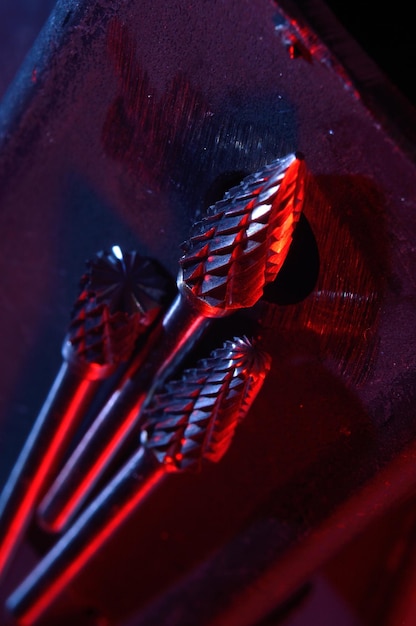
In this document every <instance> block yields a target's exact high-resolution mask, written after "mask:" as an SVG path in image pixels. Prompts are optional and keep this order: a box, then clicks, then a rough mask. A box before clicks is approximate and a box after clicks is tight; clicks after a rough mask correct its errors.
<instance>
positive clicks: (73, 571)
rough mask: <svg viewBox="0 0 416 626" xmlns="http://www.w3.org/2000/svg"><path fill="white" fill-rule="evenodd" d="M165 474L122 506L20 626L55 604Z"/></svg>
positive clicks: (157, 474)
mask: <svg viewBox="0 0 416 626" xmlns="http://www.w3.org/2000/svg"><path fill="white" fill-rule="evenodd" d="M164 474H165V470H164V467H163V466H160V467H159V468H158V469H157V470H156V471H155V473H154V474H153V475H152V477H151V478H150V479H149V480H147V481H145V483H143V487H142V488H141V489H139V490H138V491H137V492H136V493H135V494H134V497H132V498H130V499H129V500H128V501H127V502H125V503H124V506H122V507H121V508H120V509H119V510H118V511H117V513H116V514H115V515H114V516H113V517H111V519H110V520H109V521H108V522H107V523H106V524H105V525H104V526H103V528H101V530H100V531H99V532H98V533H96V534H95V535H94V537H93V539H92V540H91V541H90V543H88V544H87V545H86V546H85V547H84V548H83V549H82V550H81V551H80V552H79V553H77V556H76V558H74V559H73V560H72V561H71V563H70V565H69V566H68V567H67V568H66V569H65V570H64V571H62V572H61V574H60V575H58V576H57V577H56V578H55V580H54V582H53V583H52V584H51V585H49V586H48V587H47V589H46V590H45V592H44V593H43V594H42V595H40V596H39V598H38V599H37V600H36V602H35V603H34V604H33V605H31V606H30V608H29V609H28V611H27V612H26V613H25V614H24V615H23V616H21V617H19V624H21V625H22V626H31V625H32V624H34V623H35V622H36V620H37V619H38V618H39V617H40V615H42V613H43V612H44V611H46V609H47V608H48V607H49V606H50V605H51V604H52V603H53V602H54V600H55V599H56V598H57V597H58V595H59V594H60V593H61V591H63V589H64V588H65V587H67V585H69V583H70V582H71V581H72V580H73V579H74V577H75V576H76V575H77V574H78V572H80V571H81V569H82V568H83V566H84V565H85V564H86V563H87V562H88V561H89V560H90V559H91V558H92V557H93V556H94V554H96V553H97V552H98V550H99V549H100V547H101V546H102V545H103V544H104V543H105V542H106V541H107V539H108V538H110V537H111V536H112V535H113V534H114V532H115V531H116V529H118V528H119V527H120V525H121V524H122V523H123V521H124V520H126V519H127V517H128V516H129V515H130V513H131V512H132V511H133V510H134V509H135V507H136V506H137V505H138V504H139V502H140V501H141V500H143V499H144V498H145V497H146V496H147V494H148V493H149V492H150V491H151V490H152V489H153V488H154V487H155V485H156V484H157V483H158V482H159V481H160V479H161V478H162V477H163V475H164Z"/></svg>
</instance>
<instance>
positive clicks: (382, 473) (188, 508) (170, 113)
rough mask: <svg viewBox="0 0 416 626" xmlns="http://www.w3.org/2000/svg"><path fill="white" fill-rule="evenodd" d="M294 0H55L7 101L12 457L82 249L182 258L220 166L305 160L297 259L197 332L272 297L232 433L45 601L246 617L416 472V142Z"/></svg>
mask: <svg viewBox="0 0 416 626" xmlns="http://www.w3.org/2000/svg"><path fill="white" fill-rule="evenodd" d="M317 6H318V8H319V4H317ZM299 8H302V7H301V5H298V6H291V5H285V7H284V10H283V9H282V6H281V5H279V4H278V3H275V2H270V1H265V0H256V2H252V1H249V0H246V1H243V2H241V1H240V2H235V1H233V0H226V1H225V2H210V3H208V2H202V3H198V4H195V3H181V2H174V1H169V2H166V0H165V1H162V0H153V1H152V2H151V1H148V0H141V2H137V1H134V0H126V1H124V2H110V1H105V0H100V1H98V0H95V1H93V2H86V1H82V2H72V1H69V0H66V1H62V2H58V3H57V5H56V7H55V9H54V10H53V12H52V14H51V17H50V19H49V21H48V22H47V24H46V26H45V28H44V30H43V31H42V33H41V34H40V36H39V38H38V40H37V42H36V44H35V46H34V47H33V48H32V50H31V51H30V53H29V55H28V57H27V58H26V60H25V62H24V64H23V66H22V68H21V71H20V73H19V74H18V75H17V77H16V79H15V81H14V82H13V84H12V85H11V87H10V89H9V91H8V93H7V94H6V96H5V98H4V99H3V101H2V105H1V108H0V127H1V145H0V206H1V210H0V259H1V266H2V267H3V272H2V276H1V279H0V293H1V301H2V307H1V310H0V317H1V329H2V330H1V351H0V371H1V372H2V376H1V380H0V428H1V435H2V439H1V466H0V469H1V478H2V480H5V478H6V476H7V473H8V471H9V469H10V467H11V465H12V463H13V461H14V460H15V458H16V456H17V453H18V450H19V449H20V447H21V445H22V443H23V441H24V439H25V436H26V434H27V433H28V432H29V429H30V425H31V420H32V419H33V418H34V416H35V415H36V413H37V411H38V409H39V407H40V405H41V403H42V400H43V398H44V395H45V393H46V391H47V389H48V388H49V385H50V382H51V380H52V379H53V376H54V373H55V371H56V369H57V367H58V366H59V363H60V346H61V342H62V333H63V331H64V329H65V327H66V324H67V319H68V316H69V308H70V306H71V304H72V301H73V298H74V294H75V293H76V289H77V280H78V276H79V275H80V274H81V273H82V271H83V267H84V261H85V259H87V258H89V257H90V256H91V254H94V253H95V252H96V251H97V250H99V249H103V248H110V247H111V246H112V245H113V244H115V243H117V244H120V245H121V246H123V248H124V249H128V248H129V247H130V248H132V249H133V248H137V249H138V250H139V251H140V252H141V253H143V254H147V255H150V256H153V257H154V258H156V259H158V260H159V261H160V262H161V263H162V264H163V265H164V266H165V267H166V268H167V269H168V270H169V271H171V273H172V276H174V275H176V271H177V260H178V256H179V245H180V243H181V242H182V241H183V240H184V239H185V238H186V235H187V233H188V231H189V226H190V224H191V223H192V221H193V220H194V219H195V218H196V217H199V216H201V215H202V214H203V211H204V210H205V208H206V207H207V205H208V204H210V203H211V202H212V201H215V200H217V199H218V196H220V195H221V194H222V193H223V192H224V191H225V189H226V188H227V185H228V186H231V184H232V183H234V182H235V181H236V180H238V179H239V178H241V177H242V176H243V175H244V174H247V173H249V172H251V171H254V170H255V169H257V168H258V167H259V166H261V165H262V164H265V163H267V162H268V161H270V160H271V159H273V158H276V157H277V156H281V155H284V154H286V153H287V152H289V151H292V150H297V151H300V152H302V153H303V155H304V156H305V159H306V162H307V164H308V167H309V169H310V171H311V173H312V176H313V179H312V181H311V183H310V188H309V196H308V202H307V206H306V207H305V221H304V222H303V226H302V228H301V230H300V231H299V237H298V242H297V247H296V248H295V249H294V255H293V258H292V265H291V266H290V267H289V268H288V271H287V274H286V277H284V280H282V282H280V283H279V284H277V285H275V288H274V289H271V290H268V291H267V293H266V297H265V298H264V299H263V300H262V301H261V302H260V303H259V305H257V306H256V307H255V309H254V310H251V311H248V312H247V313H246V314H243V315H240V316H238V317H236V318H232V320H224V322H222V323H221V325H220V326H219V327H217V328H216V330H215V332H213V333H210V334H209V336H208V337H207V339H206V343H205V344H204V345H201V348H200V349H201V352H202V351H203V350H204V349H205V348H206V347H208V345H209V346H211V345H212V344H214V343H215V342H220V337H223V336H229V335H230V334H231V335H233V334H234V333H235V332H236V330H237V329H240V328H242V329H245V328H246V327H249V326H250V325H251V324H252V322H253V320H257V319H261V322H262V326H263V335H264V339H265V341H266V342H267V345H268V347H269V349H270V351H271V354H272V357H273V366H272V372H271V375H270V376H269V379H268V381H266V384H265V386H264V388H263V390H262V392H261V394H260V395H259V396H258V398H257V399H256V403H255V405H254V407H253V411H252V413H251V415H250V417H249V418H248V419H247V420H246V422H245V423H244V424H243V425H242V427H241V430H240V431H239V433H238V435H237V437H236V439H235V441H234V445H233V446H232V448H231V449H230V450H229V452H228V454H227V455H226V457H224V459H223V460H222V461H221V463H219V464H218V465H212V466H209V467H208V466H207V467H206V468H205V470H204V472H203V473H201V474H200V475H195V476H193V475H191V476H185V475H183V476H178V477H176V476H175V477H172V479H171V480H169V482H168V483H166V487H165V488H164V489H162V490H161V491H160V492H159V493H158V494H157V495H156V494H155V496H154V497H153V496H152V497H151V498H149V501H148V502H147V504H146V507H145V510H142V511H141V516H140V519H139V518H137V519H135V518H132V519H131V520H130V521H129V522H128V524H127V525H126V527H125V528H124V529H123V532H122V533H120V534H118V535H117V536H116V537H114V539H113V540H112V542H111V543H110V544H109V545H108V548H107V550H106V552H105V553H104V554H101V555H100V556H99V558H97V559H96V560H95V561H94V562H92V563H91V566H90V567H89V568H88V571H86V572H85V573H84V574H83V575H82V576H80V577H79V578H78V579H77V580H76V581H75V582H74V584H73V585H72V586H71V589H69V590H68V593H67V594H66V595H65V597H63V598H62V599H61V601H60V602H59V603H58V604H57V605H56V606H55V608H54V611H53V612H52V613H51V616H50V623H51V624H54V623H55V624H56V623H58V624H64V623H65V620H67V622H68V623H74V620H75V619H76V620H77V623H82V620H84V621H85V623H94V620H95V621H96V622H97V620H98V617H97V616H99V615H101V616H105V618H106V619H107V620H108V622H109V623H110V624H112V623H114V624H124V623H131V624H135V625H136V626H140V625H141V624H146V626H148V625H149V624H157V625H158V626H160V624H169V626H174V625H176V624H177V625H181V626H182V625H183V624H186V623H190V624H194V623H198V624H200V625H201V626H202V625H204V624H216V625H218V624H227V626H230V625H232V624H235V625H243V624H247V625H249V624H255V623H256V622H258V620H259V619H260V618H261V616H263V615H265V614H266V613H267V612H268V611H269V609H271V608H273V606H275V605H276V604H277V603H279V602H281V601H282V600H284V599H285V598H286V597H287V596H288V594H290V593H291V592H292V591H293V590H295V589H296V588H297V586H298V585H299V584H301V582H302V581H303V580H304V579H305V578H307V576H308V575H309V574H310V573H311V571H313V570H314V569H315V568H316V567H318V566H319V565H320V564H321V563H322V562H324V560H325V559H326V558H328V556H329V555H331V554H333V553H335V552H336V550H337V549H339V547H340V546H341V545H343V544H344V543H345V542H346V541H347V540H348V538H350V537H351V536H352V535H353V534H354V533H356V532H358V531H359V530H360V529H361V528H362V527H364V525H365V524H367V523H369V522H370V520H372V519H374V518H375V516H376V515H381V514H382V512H383V511H385V510H387V509H388V508H389V507H391V506H392V505H393V503H394V502H395V501H396V500H397V499H398V498H404V497H406V496H407V495H408V494H410V493H411V491H412V490H413V488H414V480H413V478H412V475H411V473H410V471H409V467H410V466H409V461H408V459H409V458H414V457H413V455H414V452H413V449H414V437H415V425H414V397H415V365H416V350H415V347H416V346H415V343H416V332H415V328H416V323H415V322H416V309H415V306H414V304H415V295H416V294H415V284H416V266H415V257H414V241H416V218H415V211H414V209H415V207H414V205H415V197H416V194H415V191H416V189H415V187H416V183H415V180H416V177H415V165H414V162H413V159H412V158H411V156H410V155H409V152H408V151H407V147H408V145H406V144H405V142H404V141H403V142H401V141H399V137H398V134H397V132H396V128H395V127H394V124H392V125H391V126H390V125H389V123H388V119H387V118H385V117H383V116H380V115H378V113H379V111H376V110H375V109H370V108H369V106H368V102H369V100H368V98H366V94H365V92H364V91H363V92H362V91H361V89H362V88H363V84H362V83H360V82H359V81H358V82H357V83H356V82H354V76H353V75H351V74H348V73H346V72H345V67H344V66H343V65H342V63H340V62H339V60H337V59H336V58H335V56H334V55H333V54H332V51H331V50H330V49H329V48H328V47H327V46H326V45H325V43H324V42H323V41H322V39H320V37H319V36H318V34H317V33H316V32H314V30H313V29H312V28H309V27H308V25H307V22H306V20H305V21H303V15H302V12H299ZM362 58H363V59H364V58H365V57H364V56H363V57H362ZM375 108H376V107H375ZM311 233H312V234H311ZM316 250H317V251H318V254H319V272H317V275H316V274H313V275H312V277H311V275H310V268H311V266H312V265H313V266H314V267H316V269H318V267H317V265H318V264H317V260H316V256H315V252H316ZM294 283H295V284H296V285H297V287H298V288H297V289H294V288H293V284H294ZM302 287H303V289H302ZM207 352H209V350H208V351H207ZM387 480H388V482H389V483H390V486H389V488H388V489H387V488H386V486H385V482H386V481H387ZM48 541H49V540H48V538H45V537H44V536H41V535H40V534H39V533H38V532H37V531H36V528H34V529H32V533H31V536H30V537H29V538H28V541H27V543H26V544H25V545H24V546H22V551H21V554H20V556H19V558H17V559H16V563H15V564H14V565H15V567H14V570H13V571H12V572H11V575H10V578H9V580H8V582H7V585H6V586H8V587H10V588H11V587H12V586H13V585H14V584H16V583H17V582H18V581H19V580H20V578H21V577H22V575H23V573H24V572H25V571H26V570H27V569H28V567H29V566H30V564H31V563H33V562H35V561H36V560H37V558H38V555H39V554H41V553H42V552H43V551H44V549H46V547H47V546H48ZM115 572H116V575H115ZM9 590H10V589H5V590H4V591H3V592H2V594H6V593H7V591H9ZM129 620H130V621H129Z"/></svg>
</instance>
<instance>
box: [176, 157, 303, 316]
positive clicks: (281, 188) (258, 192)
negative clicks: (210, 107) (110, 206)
mask: <svg viewBox="0 0 416 626" xmlns="http://www.w3.org/2000/svg"><path fill="white" fill-rule="evenodd" d="M305 180H306V168H305V164H304V161H303V160H302V159H300V158H298V157H296V156H295V155H294V154H290V155H289V156H287V157H285V158H283V159H278V160H277V161H275V162H273V163H271V164H269V165H267V166H265V167H264V168H263V169H261V170H259V171H258V172H256V173H255V174H252V175H250V176H248V177H247V178H245V179H244V180H243V181H242V182H241V183H240V184H239V185H238V186H236V187H234V188H232V189H231V190H230V191H228V192H227V193H226V194H225V196H224V198H223V200H221V201H220V202H217V203H216V204H214V205H212V206H211V207H210V208H209V209H208V213H207V216H206V217H205V218H204V219H202V220H201V221H199V222H197V223H196V224H195V225H194V227H193V229H192V231H191V236H190V238H189V240H188V241H186V242H185V243H184V244H183V252H184V253H183V256H182V257H181V259H180V261H179V263H180V268H181V271H180V275H179V279H178V286H179V289H180V290H181V291H182V292H183V293H184V294H185V295H188V296H190V297H194V298H195V299H196V300H197V301H198V302H199V305H200V306H201V307H202V308H203V307H205V308H206V309H207V311H206V314H208V315H209V314H210V311H209V310H210V309H212V311H213V316H215V315H218V314H221V312H222V313H225V312H228V311H232V310H233V309H237V308H246V307H250V306H253V305H254V304H255V303H256V302H257V301H258V300H259V298H260V297H261V296H262V293H263V288H264V286H265V285H266V284H267V283H269V282H272V281H273V280H274V279H275V277H276V276H277V274H278V272H279V270H280V268H281V267H282V265H283V262H284V260H285V258H286V255H287V252H288V250H289V247H290V244H291V242H292V235H293V231H294V228H295V225H296V223H297V222H298V220H299V217H300V214H301V211H302V207H303V203H304V196H305Z"/></svg>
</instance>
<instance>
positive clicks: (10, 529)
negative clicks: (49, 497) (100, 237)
mask: <svg viewBox="0 0 416 626" xmlns="http://www.w3.org/2000/svg"><path fill="white" fill-rule="evenodd" d="M166 299H167V280H166V277H164V276H163V275H162V273H161V272H160V270H159V268H157V266H156V264H155V263H154V262H153V261H151V260H149V259H147V258H144V257H141V256H140V255H138V254H137V253H136V252H129V253H125V254H123V253H122V251H121V249H120V248H119V247H118V246H114V247H113V248H112V250H111V252H99V253H98V254H97V255H96V256H95V257H94V258H93V259H91V260H90V261H88V262H87V272H86V273H85V274H84V276H82V278H81V281H80V293H79V296H78V298H77V300H76V302H75V304H74V307H73V311H72V315H71V319H70V323H69V326H68V332H67V336H66V338H65V341H64V343H63V347H62V356H63V359H64V360H63V364H62V366H61V368H60V370H59V373H58V374H57V377H56V379H55V382H54V384H53V385H52V387H51V389H50V392H49V394H48V396H47V398H46V400H45V402H44V404H43V407H42V409H41V411H40V412H39V414H38V416H37V418H36V420H35V423H34V425H33V428H32V430H31V433H30V435H29V437H28V439H27V441H26V443H25V445H24V447H23V449H22V451H21V453H20V456H19V457H18V459H17V462H16V464H15V466H14V468H13V470H12V472H11V475H10V477H9V479H8V481H7V482H6V485H5V487H4V489H3V492H2V494H1V496H0V573H4V571H5V569H6V566H7V564H8V563H9V561H10V559H11V557H12V556H13V554H14V551H15V549H16V547H17V545H18V543H19V540H20V538H21V536H22V535H23V533H24V532H25V529H26V527H27V525H28V524H29V522H30V520H31V518H32V516H33V512H34V508H35V507H36V505H37V504H38V503H39V499H40V498H41V496H42V495H43V494H44V493H45V490H46V488H47V487H48V486H49V485H48V480H50V476H51V475H52V474H53V472H54V471H55V469H56V468H57V466H58V464H59V463H60V461H61V460H62V455H63V454H64V453H65V452H66V450H67V446H68V445H69V443H70V441H71V438H72V436H73V434H74V432H75V430H76V428H77V427H78V426H79V424H80V421H81V420H82V418H83V417H84V416H85V414H86V411H87V410H88V408H89V407H90V406H91V403H92V401H93V399H94V397H95V395H96V393H97V390H98V387H99V385H100V384H101V381H102V380H103V379H104V378H107V377H108V376H109V375H110V374H113V373H114V372H115V371H116V369H117V368H118V367H119V366H120V365H121V364H123V363H125V362H126V361H127V360H128V358H129V357H130V356H131V354H132V352H133V350H134V347H135V345H136V341H137V339H138V337H139V336H141V335H143V334H144V333H145V332H147V331H148V329H149V328H150V326H151V325H152V324H153V322H154V321H155V320H156V318H157V317H158V316H159V315H160V314H161V311H162V306H163V304H164V303H165V302H166Z"/></svg>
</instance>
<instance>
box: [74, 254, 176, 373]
mask: <svg viewBox="0 0 416 626" xmlns="http://www.w3.org/2000/svg"><path fill="white" fill-rule="evenodd" d="M168 292H169V289H168V281H167V276H166V275H165V274H164V273H162V270H161V268H160V267H159V266H158V265H157V264H156V262H155V261H152V260H151V259H149V258H147V257H142V256H140V255H139V254H138V253H137V252H134V251H133V252H122V251H121V249H120V247H119V246H113V247H112V249H111V251H110V252H106V251H102V252H99V253H98V254H96V255H95V257H94V258H92V259H91V260H89V261H88V262H87V271H86V272H85V274H84V275H83V276H82V278H81V280H80V293H79V295H78V298H77V300H76V302H75V304H74V306H73V310H72V314H71V320H70V323H69V326H68V332H67V337H66V339H65V342H64V345H63V349H62V351H63V356H64V358H65V359H66V360H67V361H69V362H70V363H71V364H73V365H74V366H75V367H78V368H80V369H84V375H86V376H88V377H97V378H101V377H102V376H106V375H108V373H111V371H113V370H114V369H115V368H116V367H117V366H118V365H120V364H121V363H123V362H126V361H127V360H128V359H129V357H130V356H131V354H132V352H133V350H134V347H135V345H136V341H137V339H138V338H139V337H140V336H141V335H142V334H143V333H144V332H146V331H147V330H148V329H149V327H150V326H151V325H152V324H153V322H154V321H155V319H156V318H157V317H158V316H159V315H160V313H161V311H162V309H163V307H164V305H165V304H166V300H167V295H168Z"/></svg>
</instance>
